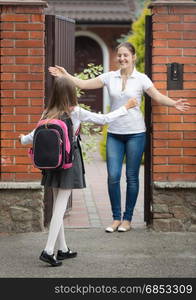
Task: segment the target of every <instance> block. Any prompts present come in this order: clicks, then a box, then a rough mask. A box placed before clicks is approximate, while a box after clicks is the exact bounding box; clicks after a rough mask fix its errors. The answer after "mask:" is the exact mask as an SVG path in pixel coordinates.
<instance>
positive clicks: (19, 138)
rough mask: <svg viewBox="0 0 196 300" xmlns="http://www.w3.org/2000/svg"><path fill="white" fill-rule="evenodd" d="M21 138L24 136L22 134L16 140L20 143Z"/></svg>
mask: <svg viewBox="0 0 196 300" xmlns="http://www.w3.org/2000/svg"><path fill="white" fill-rule="evenodd" d="M23 136H24V134H20V135H19V136H18V140H19V142H20V143H21V139H22V137H23Z"/></svg>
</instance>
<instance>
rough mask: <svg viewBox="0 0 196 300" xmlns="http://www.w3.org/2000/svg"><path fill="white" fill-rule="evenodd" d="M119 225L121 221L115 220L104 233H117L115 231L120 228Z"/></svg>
mask: <svg viewBox="0 0 196 300" xmlns="http://www.w3.org/2000/svg"><path fill="white" fill-rule="evenodd" d="M120 224H121V221H118V220H115V221H114V222H113V224H112V225H111V226H108V227H107V228H106V229H105V231H106V232H110V233H112V232H115V231H117V229H118V227H119V226H120Z"/></svg>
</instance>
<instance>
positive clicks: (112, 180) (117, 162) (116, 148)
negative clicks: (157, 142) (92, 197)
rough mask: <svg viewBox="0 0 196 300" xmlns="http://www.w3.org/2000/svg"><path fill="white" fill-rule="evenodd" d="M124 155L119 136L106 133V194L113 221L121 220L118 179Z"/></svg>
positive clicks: (123, 147) (122, 143) (122, 144)
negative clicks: (107, 193)
mask: <svg viewBox="0 0 196 300" xmlns="http://www.w3.org/2000/svg"><path fill="white" fill-rule="evenodd" d="M124 153H125V146H124V142H123V141H122V140H121V139H120V135H116V134H111V133H108V136H107V145H106V156H107V171H108V192H109V197H110V202H111V207H112V213H113V219H114V220H119V221H120V220H121V192H120V178H121V171H122V164H123V158H124Z"/></svg>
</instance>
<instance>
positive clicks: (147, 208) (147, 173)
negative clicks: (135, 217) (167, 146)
mask: <svg viewBox="0 0 196 300" xmlns="http://www.w3.org/2000/svg"><path fill="white" fill-rule="evenodd" d="M145 24H146V25H145V26H146V27H145V73H146V74H147V75H148V76H149V77H150V78H151V77H152V16H146V21H145ZM151 113H152V112H151V98H150V97H149V96H148V95H146V94H145V123H146V127H147V143H146V150H145V159H144V221H145V222H146V224H147V225H149V224H150V223H151V220H152V212H151V203H152V120H151Z"/></svg>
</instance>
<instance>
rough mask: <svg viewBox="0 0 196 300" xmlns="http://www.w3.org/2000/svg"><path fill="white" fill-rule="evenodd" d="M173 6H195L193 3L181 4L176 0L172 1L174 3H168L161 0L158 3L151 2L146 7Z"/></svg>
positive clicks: (185, 2)
mask: <svg viewBox="0 0 196 300" xmlns="http://www.w3.org/2000/svg"><path fill="white" fill-rule="evenodd" d="M163 5H164V6H173V5H175V6H195V5H196V3H195V2H193V1H186V0H185V1H183V2H181V1H178V0H176V1H175V0H174V1H172V0H170V1H169V2H168V1H162V0H160V1H156V2H151V3H150V4H149V5H148V7H149V8H152V7H155V6H163Z"/></svg>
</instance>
